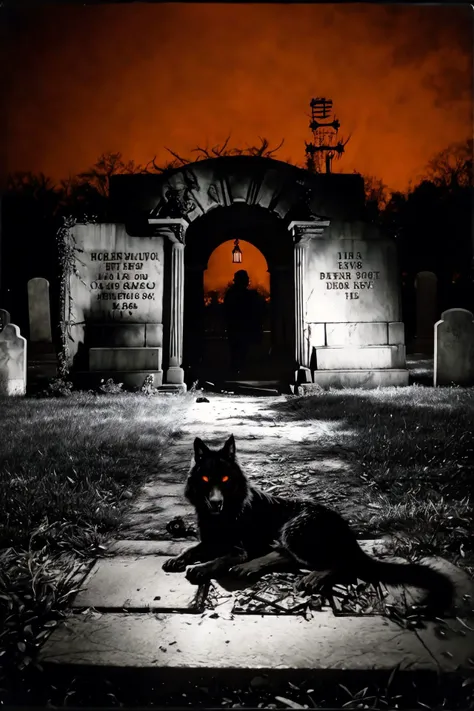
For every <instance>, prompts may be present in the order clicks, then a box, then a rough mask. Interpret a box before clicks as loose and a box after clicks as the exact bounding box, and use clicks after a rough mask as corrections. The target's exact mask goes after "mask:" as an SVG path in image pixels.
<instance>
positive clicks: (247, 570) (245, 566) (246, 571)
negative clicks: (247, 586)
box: [229, 562, 260, 579]
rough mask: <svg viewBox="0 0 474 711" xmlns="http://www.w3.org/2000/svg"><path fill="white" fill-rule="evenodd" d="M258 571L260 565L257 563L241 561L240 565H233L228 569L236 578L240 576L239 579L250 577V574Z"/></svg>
mask: <svg viewBox="0 0 474 711" xmlns="http://www.w3.org/2000/svg"><path fill="white" fill-rule="evenodd" d="M259 572H260V566H259V565H252V562H250V563H241V564H240V565H234V566H233V567H232V568H231V569H230V570H229V573H230V574H231V575H235V577H236V578H240V579H243V578H250V577H251V576H252V575H256V574H257V573H259Z"/></svg>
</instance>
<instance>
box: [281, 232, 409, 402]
mask: <svg viewBox="0 0 474 711" xmlns="http://www.w3.org/2000/svg"><path fill="white" fill-rule="evenodd" d="M326 222H327V221H326ZM318 224H319V223H318V222H317V221H315V222H313V223H311V222H306V223H305V222H294V223H291V224H290V229H292V230H293V235H294V239H295V241H296V257H295V283H296V299H297V323H296V326H297V332H298V330H299V331H300V333H301V334H302V335H301V336H300V353H299V357H298V361H299V362H300V363H302V364H305V365H306V368H305V369H303V370H305V371H306V372H305V373H301V369H300V373H299V380H300V382H301V383H302V385H301V387H302V389H303V390H305V391H311V389H312V387H314V385H315V384H316V385H319V386H321V387H362V388H372V387H379V386H392V385H395V386H404V385H408V370H407V368H406V350H405V329H404V324H403V323H402V321H401V300H400V285H399V280H398V274H397V269H396V264H397V260H396V245H395V242H394V241H393V240H391V239H390V238H385V237H383V235H381V234H380V232H379V231H378V230H377V229H376V228H375V227H374V226H372V225H368V224H365V223H362V222H352V223H347V222H339V221H336V220H331V222H330V224H329V225H327V226H325V224H324V221H321V225H322V227H321V228H319V226H318ZM298 326H299V328H298Z"/></svg>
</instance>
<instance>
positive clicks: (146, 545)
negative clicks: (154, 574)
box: [107, 539, 196, 558]
mask: <svg viewBox="0 0 474 711" xmlns="http://www.w3.org/2000/svg"><path fill="white" fill-rule="evenodd" d="M194 545H196V540H194V539H193V540H183V541H179V540H178V541H135V540H134V541H131V540H123V541H113V542H112V543H110V544H109V546H108V548H107V552H108V553H110V554H114V555H119V556H129V555H130V556H144V555H153V556H166V557H167V558H168V557H171V556H173V555H179V554H180V553H181V552H182V551H184V550H185V549H186V548H189V547H190V546H194Z"/></svg>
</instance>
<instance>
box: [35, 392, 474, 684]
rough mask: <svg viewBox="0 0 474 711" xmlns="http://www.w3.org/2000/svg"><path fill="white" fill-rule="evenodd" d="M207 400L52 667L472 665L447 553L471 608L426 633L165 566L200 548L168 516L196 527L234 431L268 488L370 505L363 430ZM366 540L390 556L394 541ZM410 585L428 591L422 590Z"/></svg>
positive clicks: (195, 408)
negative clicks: (361, 455)
mask: <svg viewBox="0 0 474 711" xmlns="http://www.w3.org/2000/svg"><path fill="white" fill-rule="evenodd" d="M206 398H207V400H208V402H194V404H193V405H192V406H191V408H190V410H189V411H188V413H187V416H186V421H185V422H184V425H183V431H184V435H183V436H182V437H181V438H180V439H178V440H175V441H174V442H173V443H172V445H171V446H170V447H169V449H168V451H167V452H166V454H165V455H164V457H163V459H162V460H161V461H160V466H159V468H157V471H156V472H150V480H149V481H148V482H147V484H146V486H145V487H144V488H143V491H142V493H141V494H140V496H139V497H138V498H137V499H136V501H135V502H134V503H133V505H132V507H131V509H130V512H129V514H128V516H127V517H126V519H125V520H124V524H123V526H122V529H121V531H120V533H119V536H118V537H117V540H116V541H115V542H113V543H111V545H110V547H109V550H108V556H109V557H106V558H104V559H101V560H99V561H98V562H97V563H96V564H95V566H94V567H93V569H92V570H91V572H90V573H89V575H88V577H87V578H86V580H85V581H84V584H83V590H82V591H81V592H80V593H79V594H78V595H77V597H76V598H75V601H74V612H73V614H71V615H70V616H69V618H68V619H67V621H66V623H65V624H63V625H60V626H59V627H58V628H57V629H56V630H55V631H54V633H53V634H52V635H51V637H50V638H49V639H48V640H47V641H46V643H45V645H44V646H43V648H42V651H41V655H40V656H41V662H42V663H43V664H44V665H45V667H48V665H53V664H54V665H58V664H59V665H69V666H72V668H73V669H74V670H76V671H77V670H78V669H82V670H86V669H91V668H97V667H100V668H102V669H108V670H109V671H110V670H111V669H112V670H113V669H115V670H119V669H125V668H127V669H129V670H130V669H131V670H133V669H137V670H138V669H140V670H144V669H146V670H148V671H150V673H153V671H155V672H156V673H157V674H158V675H159V678H160V680H163V679H165V680H166V682H167V683H169V684H170V685H171V687H173V688H179V687H180V684H182V683H183V681H184V680H186V679H187V678H188V675H189V673H190V672H191V670H195V671H196V670H198V671H199V672H200V673H202V674H203V675H204V676H205V675H206V674H207V675H210V676H214V675H215V674H216V673H218V674H219V679H221V680H224V679H226V675H227V676H229V680H230V677H232V678H234V676H235V673H236V672H238V673H239V676H238V678H239V679H240V680H243V679H244V678H245V674H246V673H249V674H251V675H253V676H254V675H255V674H256V673H269V674H270V673H275V672H276V671H277V672H278V673H282V672H285V673H295V674H296V673H302V672H305V673H306V672H312V673H323V672H327V671H328V670H331V671H332V672H335V671H337V672H338V673H340V674H341V675H343V674H344V673H345V672H354V671H362V670H365V671H368V670H379V671H380V670H382V671H386V670H389V669H392V668H393V667H395V666H396V665H397V664H400V667H401V669H402V670H415V669H419V670H431V671H435V672H439V671H442V672H453V671H456V670H463V669H468V668H469V658H474V634H473V632H474V623H473V621H472V619H471V620H470V619H469V617H470V618H474V613H473V612H472V599H473V597H472V595H473V588H472V583H471V581H469V580H468V579H467V577H466V576H465V575H463V574H462V573H461V571H459V570H458V569H456V568H454V566H449V565H448V564H445V563H443V562H442V561H435V564H436V565H438V566H440V565H442V566H444V568H445V570H446V571H447V572H448V574H450V575H451V576H452V577H453V579H455V581H456V584H457V587H458V598H457V605H458V608H457V611H456V612H455V613H454V617H452V618H451V619H449V620H446V621H445V622H442V621H440V622H437V623H433V624H427V625H426V626H425V628H424V629H406V628H403V626H400V624H396V623H395V622H394V621H391V620H388V619H387V618H386V617H383V616H381V615H380V614H379V615H377V614H374V612H373V611H372V612H369V614H365V615H364V614H360V615H354V614H352V615H347V614H344V613H343V611H342V612H341V609H340V608H335V607H329V606H326V605H324V604H323V605H320V606H319V607H318V606H317V605H316V606H315V607H314V606H313V608H312V607H311V601H309V600H308V599H306V600H304V599H303V600H302V599H301V598H298V597H297V596H296V594H294V593H292V592H291V591H287V592H286V593H284V595H280V596H278V595H275V594H274V593H272V595H273V597H272V595H270V597H269V593H268V591H269V590H271V584H272V576H267V577H266V579H265V580H266V581H267V583H266V585H267V588H265V589H264V588H262V587H260V588H258V590H257V593H256V594H255V595H254V597H253V602H252V604H250V605H247V606H246V607H245V606H244V607H242V604H241V600H240V597H241V596H242V595H243V594H244V593H243V592H242V590H239V589H235V588H236V586H235V585H234V588H233V589H232V585H226V583H225V581H220V582H222V584H218V583H215V582H213V583H211V585H210V586H208V585H206V586H200V587H196V586H193V585H191V584H190V583H189V582H188V581H187V580H186V579H185V577H184V574H182V573H175V574H172V573H165V572H164V571H163V570H162V568H161V566H162V563H163V561H164V560H165V559H166V557H168V556H170V555H175V554H177V553H178V552H180V551H181V550H182V549H183V548H184V547H185V546H187V545H190V544H191V542H190V541H189V540H185V539H183V540H181V541H176V540H172V537H171V535H170V533H169V532H168V531H167V524H168V523H169V522H170V520H171V519H173V518H174V517H175V516H182V517H183V518H184V519H185V521H186V522H188V523H189V524H192V522H193V516H192V511H191V510H190V508H189V506H188V505H187V504H186V503H185V502H184V501H183V498H182V491H183V487H184V482H185V479H186V476H187V471H188V468H189V464H190V461H191V456H192V442H193V440H194V438H195V437H196V436H199V437H201V438H202V439H203V440H204V441H205V442H206V443H208V444H210V445H211V446H219V445H221V444H222V443H223V441H224V440H225V439H226V438H227V437H228V436H229V435H230V434H231V433H233V434H234V436H235V438H236V444H237V453H238V456H239V459H240V461H241V464H242V466H243V468H244V470H245V471H246V472H247V474H248V476H249V478H250V480H251V481H252V482H253V483H257V484H258V485H259V486H260V487H262V488H264V489H266V490H268V491H273V492H278V493H283V494H289V493H297V492H301V493H304V494H305V495H312V496H315V497H317V498H318V499H320V500H321V501H322V502H323V503H328V504H329V505H331V506H333V507H335V508H337V509H338V510H339V511H341V512H342V513H343V514H344V515H346V516H347V517H348V518H349V519H350V518H351V517H352V516H355V515H356V514H357V513H358V512H361V511H363V510H364V508H365V507H367V505H368V504H369V503H370V488H369V487H365V485H364V484H363V483H362V480H361V479H360V478H359V476H358V472H357V456H356V443H355V442H354V437H353V434H352V433H351V432H350V431H347V432H345V431H343V430H341V429H337V430H336V429H335V424H334V422H324V421H320V420H314V421H308V422H305V421H299V422H298V423H295V422H286V421H285V419H284V417H281V416H280V414H279V412H278V405H279V403H281V402H282V401H284V400H285V397H284V396H278V397H270V398H263V397H230V396H217V395H206ZM336 431H337V437H336V436H335V433H336ZM363 545H364V547H365V548H366V550H367V551H368V552H375V553H378V554H380V553H382V554H383V542H370V541H367V542H365V543H364V544H363ZM264 582H265V581H264ZM262 584H263V583H262ZM240 587H241V588H242V586H240ZM247 587H248V586H247ZM405 592H406V593H407V594H408V596H409V597H410V595H411V599H413V600H415V601H416V600H417V599H418V595H419V591H416V590H408V591H405ZM246 594H247V598H248V595H249V591H248V590H247V591H246ZM251 594H252V595H253V594H254V593H251ZM387 594H388V595H390V596H392V598H393V600H394V602H395V603H396V602H397V601H399V599H400V596H399V595H398V597H397V595H396V594H395V592H394V591H392V590H389V589H387ZM265 595H266V597H265ZM283 598H284V599H283ZM367 609H368V610H370V608H367ZM262 610H263V611H262ZM456 615H457V617H458V618H459V619H456ZM164 672H166V674H164ZM163 674H164V676H163Z"/></svg>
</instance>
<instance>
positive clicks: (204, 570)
mask: <svg viewBox="0 0 474 711" xmlns="http://www.w3.org/2000/svg"><path fill="white" fill-rule="evenodd" d="M211 575H212V569H211V568H210V567H209V566H208V565H206V564H205V563H201V564H199V565H191V566H189V568H188V569H187V571H186V578H187V579H188V580H189V582H190V583H192V584H193V585H200V584H201V583H205V582H206V580H209V579H210V578H211Z"/></svg>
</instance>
